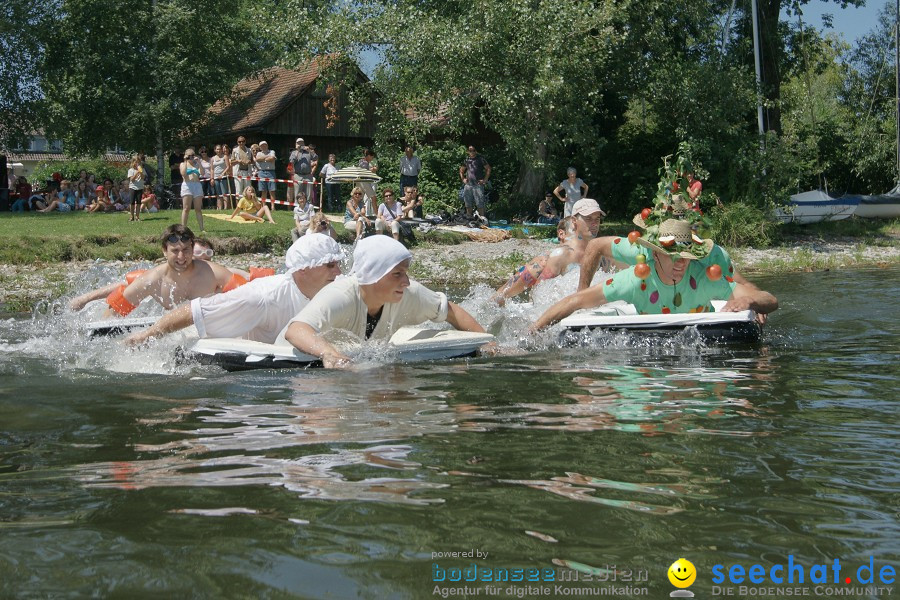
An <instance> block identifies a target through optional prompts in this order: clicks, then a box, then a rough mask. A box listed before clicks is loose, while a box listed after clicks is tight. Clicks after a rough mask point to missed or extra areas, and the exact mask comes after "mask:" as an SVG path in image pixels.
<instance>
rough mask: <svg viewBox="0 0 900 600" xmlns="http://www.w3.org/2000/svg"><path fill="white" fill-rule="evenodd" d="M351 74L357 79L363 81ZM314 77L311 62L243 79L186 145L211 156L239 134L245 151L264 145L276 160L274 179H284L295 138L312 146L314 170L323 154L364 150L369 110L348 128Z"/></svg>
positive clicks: (370, 132)
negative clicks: (355, 125)
mask: <svg viewBox="0 0 900 600" xmlns="http://www.w3.org/2000/svg"><path fill="white" fill-rule="evenodd" d="M356 70H357V72H358V77H361V78H363V79H366V76H365V75H364V74H363V73H362V71H360V70H359V69H356ZM320 78H321V76H320V64H319V59H314V60H313V61H311V62H310V63H309V64H307V65H305V66H303V67H300V68H298V69H296V70H289V69H284V68H281V67H273V68H271V69H266V70H265V71H262V72H261V73H258V74H257V75H255V76H253V77H248V78H246V79H243V80H241V81H240V82H238V84H237V85H236V86H235V88H234V90H233V93H232V95H231V98H229V99H228V100H223V101H220V102H217V103H216V104H215V105H214V106H213V107H212V109H211V110H210V113H211V116H210V119H209V122H208V123H207V124H206V126H205V127H203V129H202V130H201V132H200V133H198V134H196V135H193V136H191V137H190V140H189V141H190V143H193V144H194V145H200V144H203V145H206V146H207V148H208V149H209V152H210V154H212V153H213V148H214V147H215V145H216V144H218V143H223V144H228V145H229V146H230V147H232V148H233V147H234V146H235V144H236V143H237V138H238V136H240V135H243V136H244V137H245V138H246V139H247V146H250V145H252V144H255V143H258V142H260V141H262V140H265V141H267V142H268V143H269V148H270V149H272V150H274V151H275V155H276V157H277V158H278V175H279V176H283V175H284V167H285V165H286V163H287V158H288V156H289V155H290V152H291V151H292V150H293V149H294V141H295V140H296V139H297V138H298V137H302V138H303V139H304V141H305V142H306V143H307V144H308V145H309V144H314V145H315V146H316V152H317V153H318V155H319V163H320V165H324V164H325V163H326V162H327V160H328V154H329V153H332V152H333V153H338V152H341V151H343V150H346V149H347V148H352V147H355V146H368V145H370V144H371V143H372V138H373V136H374V132H375V126H374V122H373V116H372V115H373V114H374V107H373V108H372V109H370V110H369V111H367V114H368V117H367V118H366V119H364V122H363V124H362V125H361V127H359V128H351V127H350V119H349V113H348V111H347V109H346V107H345V106H344V104H343V103H342V102H341V97H340V94H338V95H336V96H332V94H330V93H329V91H330V90H329V89H328V86H327V85H325V84H324V83H320ZM332 106H333V107H334V109H333V110H332V108H331V107H332Z"/></svg>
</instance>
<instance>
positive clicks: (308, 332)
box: [284, 318, 449, 369]
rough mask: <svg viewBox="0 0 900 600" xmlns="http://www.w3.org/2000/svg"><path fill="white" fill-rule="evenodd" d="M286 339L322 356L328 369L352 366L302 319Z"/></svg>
mask: <svg viewBox="0 0 900 600" xmlns="http://www.w3.org/2000/svg"><path fill="white" fill-rule="evenodd" d="M448 320H449V318H448ZM284 339H286V340H287V341H288V343H290V344H291V345H292V346H294V348H296V349H297V350H299V351H300V352H305V353H306V354H312V355H313V356H318V357H319V358H321V359H322V364H323V365H324V366H325V368H326V369H343V368H346V367H348V366H350V357H349V356H347V355H346V354H343V353H342V352H340V351H339V350H338V349H337V348H335V347H334V346H332V345H331V344H329V343H328V342H327V341H325V338H323V337H322V336H321V335H319V334H318V333H317V332H316V330H315V329H313V328H312V327H310V326H309V325H307V324H306V323H303V322H302V321H294V322H293V323H291V324H290V326H289V327H288V329H287V331H286V332H285V334H284Z"/></svg>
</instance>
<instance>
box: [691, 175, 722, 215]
mask: <svg viewBox="0 0 900 600" xmlns="http://www.w3.org/2000/svg"><path fill="white" fill-rule="evenodd" d="M684 176H685V178H686V179H687V182H688V188H687V193H688V196H690V197H691V208H693V209H694V210H699V209H700V194H702V193H703V183H701V182H700V180H699V179H696V178H695V174H694V172H693V171H688V172H687V173H685V174H684ZM716 204H718V205H719V206H722V201H721V200H719V199H718V198H716Z"/></svg>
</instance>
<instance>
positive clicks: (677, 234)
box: [634, 215, 715, 260]
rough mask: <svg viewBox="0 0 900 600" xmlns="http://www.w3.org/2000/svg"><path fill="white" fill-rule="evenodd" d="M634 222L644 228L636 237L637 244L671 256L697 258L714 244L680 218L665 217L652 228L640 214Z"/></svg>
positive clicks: (710, 250)
mask: <svg viewBox="0 0 900 600" xmlns="http://www.w3.org/2000/svg"><path fill="white" fill-rule="evenodd" d="M634 223H635V225H637V226H638V227H640V228H642V229H645V230H646V231H645V233H644V235H642V236H641V237H639V238H638V239H637V242H638V244H640V245H641V246H644V247H645V248H650V249H651V250H658V251H659V252H662V253H663V254H668V255H669V256H671V257H673V258H686V259H688V260H699V259H701V258H704V257H706V256H707V255H708V254H709V253H710V252H712V249H713V246H715V242H713V241H712V240H711V239H709V238H707V239H703V238H701V237H700V236H698V235H697V234H696V233H694V230H693V229H692V228H691V224H690V223H689V222H688V221H683V220H681V219H666V220H665V221H663V222H662V223H660V224H659V227H658V228H654V227H649V226H648V225H646V224H645V223H644V220H643V219H642V218H641V215H636V216H635V217H634Z"/></svg>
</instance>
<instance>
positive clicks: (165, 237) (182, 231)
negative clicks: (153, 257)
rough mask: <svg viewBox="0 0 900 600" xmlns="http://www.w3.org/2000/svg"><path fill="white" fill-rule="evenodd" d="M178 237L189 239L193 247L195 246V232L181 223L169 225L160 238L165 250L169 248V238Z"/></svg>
mask: <svg viewBox="0 0 900 600" xmlns="http://www.w3.org/2000/svg"><path fill="white" fill-rule="evenodd" d="M172 235H177V236H180V237H187V238H188V240H189V241H190V243H191V246H193V245H194V240H195V239H196V238H195V237H194V232H193V231H191V230H190V229H188V228H187V227H185V226H184V225H182V224H181V223H176V224H174V225H169V226H168V227H166V228H165V230H164V231H163V233H162V235H161V236H160V238H159V241H160V242H161V243H162V247H163V250H165V249H166V248H168V247H169V236H172Z"/></svg>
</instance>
